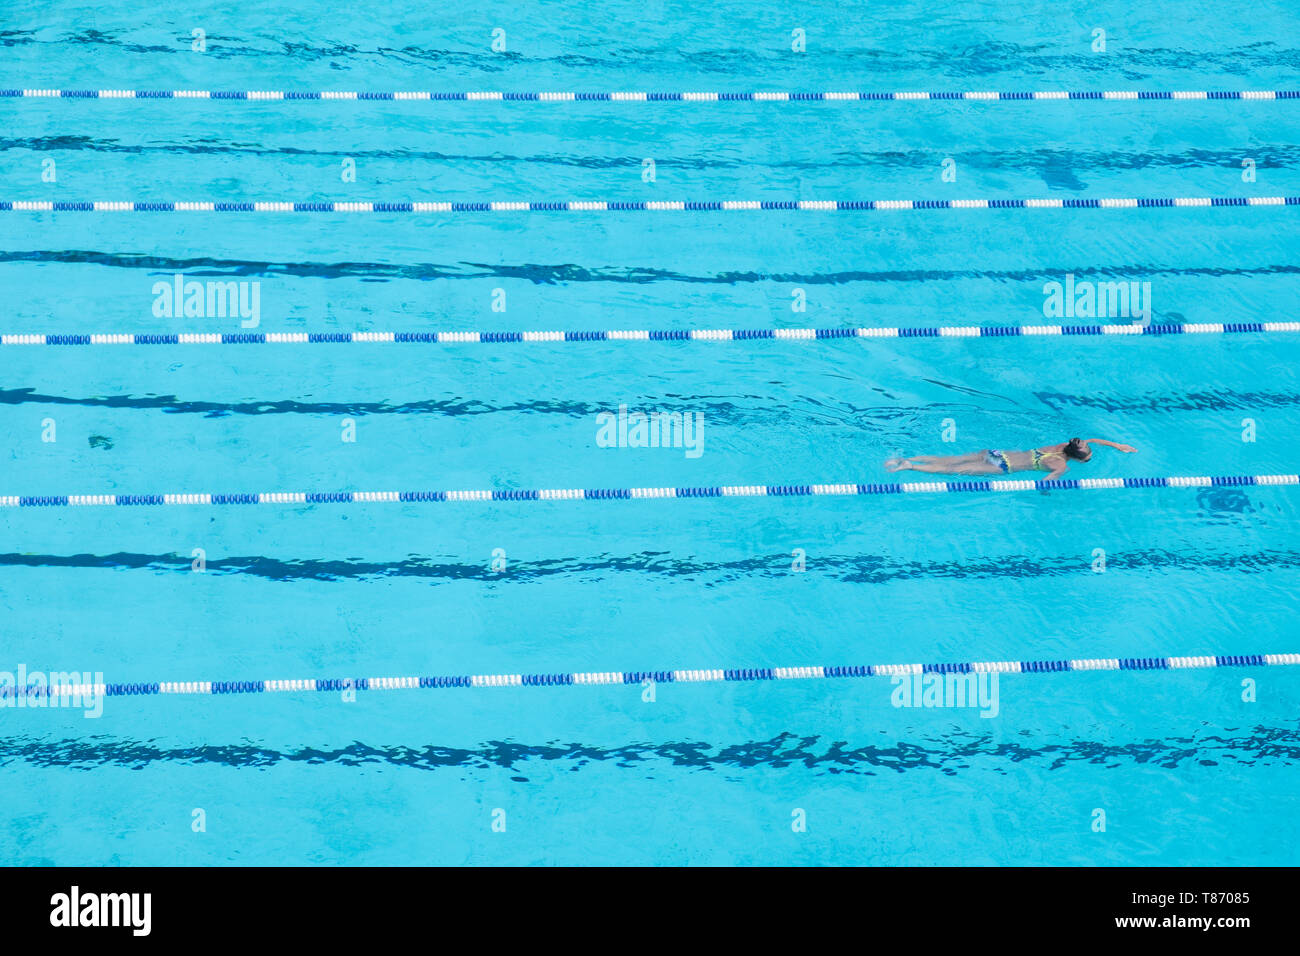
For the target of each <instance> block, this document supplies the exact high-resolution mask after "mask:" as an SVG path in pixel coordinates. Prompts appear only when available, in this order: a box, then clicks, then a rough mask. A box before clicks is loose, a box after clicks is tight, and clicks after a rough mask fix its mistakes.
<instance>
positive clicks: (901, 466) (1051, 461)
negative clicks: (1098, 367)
mask: <svg viewBox="0 0 1300 956" xmlns="http://www.w3.org/2000/svg"><path fill="white" fill-rule="evenodd" d="M1090 445H1105V446H1106V447H1107V448H1114V449H1115V450H1116V451H1122V452H1126V453H1131V452H1135V451H1137V449H1136V448H1134V447H1133V446H1132V445H1121V444H1119V443H1117V442H1113V441H1106V439H1104V438H1089V439H1088V440H1087V441H1084V440H1083V439H1082V438H1071V439H1070V440H1069V441H1067V442H1062V443H1061V444H1059V445H1044V446H1043V447H1042V448H1035V449H1033V450H1031V451H998V450H997V449H996V448H990V449H989V450H988V451H976V452H971V453H970V454H969V455H915V456H913V457H911V458H891V459H889V460H888V461H887V462H885V467H886V468H888V469H889V470H890V471H926V472H930V473H932V474H939V475H1005V474H1010V473H1011V472H1013V471H1045V472H1048V475H1047V477H1048V479H1049V480H1050V479H1053V478H1059V477H1061V475H1063V474H1065V469H1066V468H1068V467H1069V463H1070V461H1071V460H1072V459H1073V460H1074V461H1089V460H1091V458H1092V449H1091V448H1090V447H1089V446H1090Z"/></svg>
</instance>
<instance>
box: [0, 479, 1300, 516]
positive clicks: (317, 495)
mask: <svg viewBox="0 0 1300 956" xmlns="http://www.w3.org/2000/svg"><path fill="white" fill-rule="evenodd" d="M1297 484H1300V475H1284V474H1278V475H1203V476H1181V475H1176V476H1171V477H1153V478H1057V479H1050V478H1043V479H1039V480H1024V481H1017V480H1013V479H1008V480H1003V481H985V480H974V481H970V480H963V481H913V482H877V483H870V484H861V483H844V484H805V485H697V486H684V487H660V488H541V489H515V488H511V489H495V490H488V489H477V490H468V491H335V492H303V491H275V492H264V493H252V492H240V493H234V494H211V493H208V492H202V493H181V494H141V495H0V508H85V507H119V508H120V507H132V508H135V507H171V506H181V505H323V504H338V505H342V504H427V503H445V502H485V503H491V502H520V501H526V502H539V501H631V500H637V499H679V498H763V497H770V498H790V497H794V498H798V497H818V496H821V497H853V496H866V495H899V494H923V495H925V494H946V493H947V494H970V493H990V494H998V493H1006V492H1026V491H1094V490H1102V489H1115V488H1224V487H1247V486H1281V485H1297Z"/></svg>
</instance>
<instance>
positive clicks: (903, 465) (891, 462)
mask: <svg viewBox="0 0 1300 956" xmlns="http://www.w3.org/2000/svg"><path fill="white" fill-rule="evenodd" d="M911 467H912V463H911V462H910V461H908V460H907V459H906V458H890V459H888V460H886V461H885V470H886V471H906V470H907V469H908V468H911Z"/></svg>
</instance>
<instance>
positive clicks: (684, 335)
mask: <svg viewBox="0 0 1300 956" xmlns="http://www.w3.org/2000/svg"><path fill="white" fill-rule="evenodd" d="M1285 332H1300V322H1205V323H1182V324H1157V323H1153V324H1151V325H1137V324H1134V325H1118V324H1116V325H957V326H941V327H927V326H911V327H903V328H857V329H852V328H836V329H651V330H646V329H640V330H637V329H610V330H596V331H591V332H573V331H569V332H558V331H555V332H174V333H130V332H110V333H105V334H93V333H92V334H72V333H69V334H52V333H45V334H42V333H18V334H12V335H0V346H4V345H308V344H311V345H356V344H366V343H396V344H451V343H508V342H740V341H748V340H758V339H783V340H784V339H790V340H814V339H854V338H856V339H892V338H900V339H907V338H1007V337H1013V338H1014V337H1033V336H1054V335H1058V336H1059V335H1076V336H1115V335H1118V336H1143V335H1239V334H1248V333H1285Z"/></svg>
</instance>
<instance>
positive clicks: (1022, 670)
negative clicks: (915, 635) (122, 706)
mask: <svg viewBox="0 0 1300 956" xmlns="http://www.w3.org/2000/svg"><path fill="white" fill-rule="evenodd" d="M1298 664H1300V654H1235V655H1230V656H1214V657H1209V656H1205V657H1118V658H1116V657H1109V658H1106V657H1103V658H1085V659H1082V660H1039V661H975V662H966V663H953V664H855V665H848V666H831V667H826V666H813V667H753V668H743V669H738V668H726V669H721V668H712V669H704V670H672V671H670V670H664V671H596V672H590V673H556V674H472V675H469V674H467V675H455V676H443V677H356V678H351V677H347V678H306V679H299V680H248V681H229V680H228V681H147V682H139V683H83V684H73V683H55V684H50V685H46V684H27V685H24V686H23V687H16V686H14V685H12V684H9V685H4V686H0V698H3V699H10V700H14V699H18V698H24V697H26V698H46V699H54V698H60V697H88V696H94V697H126V696H141V695H142V696H153V695H162V694H261V693H284V692H294V691H343V690H353V689H355V690H415V689H421V690H441V689H446V688H455V687H573V686H579V685H588V686H592V685H598V684H642V683H643V682H645V681H654V682H656V683H669V684H689V683H697V684H698V683H718V682H724V681H764V680H820V679H827V678H834V677H897V676H905V675H912V674H944V675H947V674H1060V673H1070V672H1082V671H1153V670H1197V669H1205V668H1216V667H1279V666H1294V665H1298Z"/></svg>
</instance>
